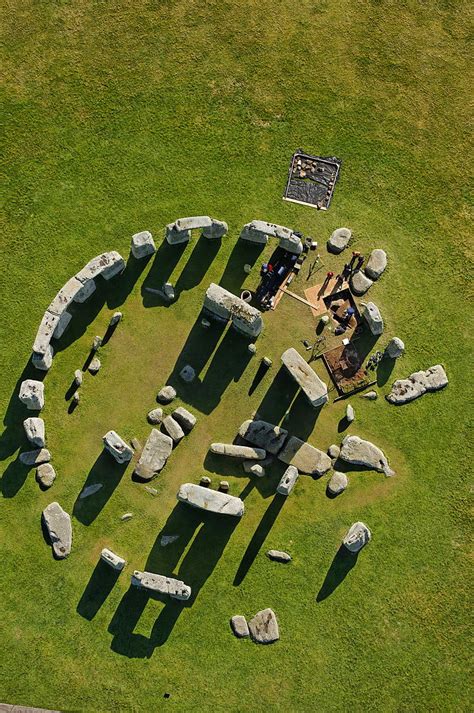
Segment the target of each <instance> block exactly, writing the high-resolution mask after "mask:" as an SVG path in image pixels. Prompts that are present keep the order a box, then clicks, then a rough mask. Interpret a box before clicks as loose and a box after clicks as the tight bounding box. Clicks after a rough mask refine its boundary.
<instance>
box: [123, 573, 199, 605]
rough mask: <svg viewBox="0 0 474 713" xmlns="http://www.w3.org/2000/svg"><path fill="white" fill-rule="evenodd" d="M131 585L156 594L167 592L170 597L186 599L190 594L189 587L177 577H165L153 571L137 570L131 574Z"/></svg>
mask: <svg viewBox="0 0 474 713" xmlns="http://www.w3.org/2000/svg"><path fill="white" fill-rule="evenodd" d="M132 585H133V586H134V587H138V588H139V589H146V590H147V591H149V592H156V593H157V594H168V595H169V596H170V597H171V598H172V599H180V600H186V599H189V597H190V596H191V587H188V586H187V584H185V583H184V582H182V581H181V580H179V579H173V578H172V577H165V576H164V575H162V574H155V573H154V572H139V571H138V570H135V572H134V573H133V574H132Z"/></svg>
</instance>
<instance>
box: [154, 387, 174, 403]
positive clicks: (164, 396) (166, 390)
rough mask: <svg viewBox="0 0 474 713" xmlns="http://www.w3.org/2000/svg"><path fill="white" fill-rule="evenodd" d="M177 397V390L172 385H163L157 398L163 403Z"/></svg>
mask: <svg viewBox="0 0 474 713" xmlns="http://www.w3.org/2000/svg"><path fill="white" fill-rule="evenodd" d="M175 398H176V390H175V389H173V387H172V386H163V388H162V389H161V391H159V393H158V396H157V399H158V401H159V402H160V403H161V404H169V403H170V402H171V401H173V399H175Z"/></svg>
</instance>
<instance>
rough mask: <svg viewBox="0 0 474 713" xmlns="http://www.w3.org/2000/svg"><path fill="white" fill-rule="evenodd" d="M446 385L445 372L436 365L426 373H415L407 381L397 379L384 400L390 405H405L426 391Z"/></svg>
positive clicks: (435, 389) (436, 389) (439, 365)
mask: <svg viewBox="0 0 474 713" xmlns="http://www.w3.org/2000/svg"><path fill="white" fill-rule="evenodd" d="M447 384H448V377H447V376H446V372H445V370H444V369H443V367H442V366H441V364H437V365H436V366H432V367H430V368H429V369H427V371H415V372H414V373H413V374H410V376H409V377H408V379H398V380H397V381H395V382H394V383H393V385H392V390H391V391H390V393H389V394H388V396H387V397H386V398H387V401H389V402H390V403H391V404H406V403H408V402H409V401H413V399H417V398H418V397H419V396H423V394H425V393H426V392H427V391H438V390H439V389H442V388H444V387H445V386H446V385H447Z"/></svg>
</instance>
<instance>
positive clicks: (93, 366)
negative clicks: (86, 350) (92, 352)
mask: <svg viewBox="0 0 474 713" xmlns="http://www.w3.org/2000/svg"><path fill="white" fill-rule="evenodd" d="M100 367H101V363H100V359H99V358H98V357H94V358H93V359H92V361H91V363H90V364H89V371H90V373H91V374H97V372H98V371H99V369H100Z"/></svg>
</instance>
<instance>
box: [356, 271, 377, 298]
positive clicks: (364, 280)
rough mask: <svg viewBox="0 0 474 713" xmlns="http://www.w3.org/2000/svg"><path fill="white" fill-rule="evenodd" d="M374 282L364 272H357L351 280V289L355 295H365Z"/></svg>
mask: <svg viewBox="0 0 474 713" xmlns="http://www.w3.org/2000/svg"><path fill="white" fill-rule="evenodd" d="M373 284H374V283H373V281H372V280H371V279H370V278H369V277H367V275H366V274H365V273H364V272H363V271H362V270H356V271H355V272H353V273H352V275H351V278H350V288H351V290H352V292H353V293H354V294H355V295H359V296H360V295H365V293H366V292H367V290H368V289H369V288H370V287H372V285H373Z"/></svg>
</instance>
